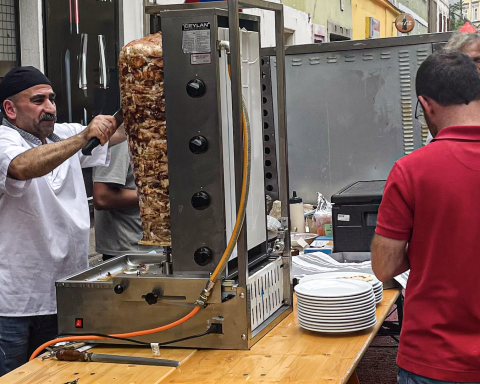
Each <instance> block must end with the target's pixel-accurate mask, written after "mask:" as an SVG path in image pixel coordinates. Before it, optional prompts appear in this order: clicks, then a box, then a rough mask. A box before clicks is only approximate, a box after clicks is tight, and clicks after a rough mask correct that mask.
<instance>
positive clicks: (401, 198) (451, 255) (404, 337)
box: [376, 126, 480, 382]
mask: <svg viewBox="0 0 480 384" xmlns="http://www.w3.org/2000/svg"><path fill="white" fill-rule="evenodd" d="M376 232H377V233H378V234H379V235H381V236H384V237H388V238H391V239H397V240H408V241H409V245H408V258H409V260H410V267H411V270H410V277H409V279H408V285H407V290H406V294H405V318H404V322H403V329H402V333H401V337H400V346H399V349H398V356H397V364H398V365H399V366H400V367H402V368H403V369H406V370H407V371H410V372H413V373H415V374H417V375H421V376H426V377H429V378H432V379H437V380H445V381H456V382H480V126H475V127H474V126H461V127H460V126H458V127H448V128H444V129H442V130H441V131H440V133H439V134H438V135H437V137H436V138H435V139H434V140H433V141H432V142H431V143H430V144H429V145H427V146H425V147H423V148H420V149H418V150H416V151H414V152H413V153H412V154H410V155H408V156H405V157H403V158H402V159H400V160H398V161H397V162H396V163H395V165H394V166H393V168H392V170H391V172H390V175H389V176H388V180H387V183H386V186H385V192H384V195H383V199H382V203H381V205H380V209H379V214H378V223H377V229H376Z"/></svg>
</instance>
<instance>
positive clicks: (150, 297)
mask: <svg viewBox="0 0 480 384" xmlns="http://www.w3.org/2000/svg"><path fill="white" fill-rule="evenodd" d="M142 299H145V301H146V302H147V304H148V305H153V304H157V301H158V295H157V294H156V293H155V292H150V293H147V294H146V295H142Z"/></svg>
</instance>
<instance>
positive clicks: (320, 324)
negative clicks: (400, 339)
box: [298, 316, 375, 329]
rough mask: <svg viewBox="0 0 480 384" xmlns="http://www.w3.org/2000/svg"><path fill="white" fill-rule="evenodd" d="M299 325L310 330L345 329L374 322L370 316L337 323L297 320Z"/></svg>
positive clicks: (373, 318)
mask: <svg viewBox="0 0 480 384" xmlns="http://www.w3.org/2000/svg"><path fill="white" fill-rule="evenodd" d="M298 322H299V324H300V323H301V325H305V326H307V327H311V328H317V329H345V328H353V327H361V326H364V325H367V324H372V323H374V322H375V317H373V316H371V317H368V318H365V319H362V320H361V321H337V322H323V321H311V320H309V319H304V318H300V317H299V318H298Z"/></svg>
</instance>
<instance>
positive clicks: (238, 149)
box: [145, 0, 293, 347]
mask: <svg viewBox="0 0 480 384" xmlns="http://www.w3.org/2000/svg"><path fill="white" fill-rule="evenodd" d="M212 8H217V9H226V10H228V23H229V41H230V54H231V77H232V86H231V89H232V116H233V132H234V147H235V149H234V151H235V157H236V158H241V157H242V152H243V151H242V148H243V138H242V132H241V124H242V87H241V84H242V82H241V61H240V60H241V57H240V36H239V8H243V9H246V8H259V9H264V10H268V11H273V12H275V37H276V47H275V55H276V62H277V64H276V65H277V68H276V69H277V71H276V80H277V81H276V84H277V105H278V109H277V111H278V112H277V120H276V124H277V130H278V136H277V140H278V142H279V145H278V148H279V150H278V164H279V170H278V178H279V199H280V201H281V202H282V217H284V218H289V217H290V209H289V203H288V197H289V182H288V164H287V161H288V153H287V151H288V146H287V130H286V89H285V46H284V37H283V36H284V15H283V5H282V4H277V3H271V2H268V1H263V0H227V1H221V2H209V3H191V4H180V5H170V6H162V5H151V6H145V13H146V14H150V15H159V14H160V13H161V12H165V11H183V10H191V9H198V10H201V9H212ZM235 180H236V196H237V209H238V208H239V203H240V195H241V185H242V164H241V162H237V164H236V166H235ZM287 222H288V219H287ZM245 228H246V222H245V223H244V225H243V229H242V231H241V233H240V237H239V239H238V242H237V254H238V258H237V259H238V286H239V291H243V292H245V293H246V292H247V284H248V276H249V265H248V264H249V263H248V248H247V233H246V230H245ZM282 257H283V260H282V261H283V269H284V271H283V275H284V276H283V277H284V282H285V284H284V293H283V297H284V300H285V304H286V305H285V306H284V307H282V308H281V309H280V310H278V311H277V312H276V313H275V314H274V315H273V316H272V317H271V318H270V319H268V320H267V321H266V322H265V323H264V324H262V326H261V327H259V328H258V329H256V330H255V332H254V334H252V330H251V324H250V321H247V324H248V336H249V337H248V347H250V346H251V345H253V344H254V343H255V342H257V341H258V340H259V339H260V338H261V337H263V336H264V335H265V334H266V333H267V332H268V331H269V330H270V329H271V328H273V326H275V325H276V324H277V323H279V322H280V321H281V320H282V319H283V318H284V317H286V316H287V315H288V314H289V313H290V312H291V310H292V309H291V305H292V302H293V296H292V295H293V293H292V290H291V286H290V270H291V258H290V234H289V231H288V228H287V229H286V235H285V251H284V253H283V255H282ZM245 308H246V312H245V317H246V318H248V319H250V314H249V307H248V306H246V307H245Z"/></svg>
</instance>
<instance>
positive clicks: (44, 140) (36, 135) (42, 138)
mask: <svg viewBox="0 0 480 384" xmlns="http://www.w3.org/2000/svg"><path fill="white" fill-rule="evenodd" d="M5 119H6V120H7V121H8V122H9V123H10V124H12V125H14V126H15V127H17V128H18V129H21V130H22V131H25V132H27V133H29V134H31V135H32V136H35V137H36V138H37V139H38V140H40V141H41V142H42V144H47V138H46V137H40V136H39V135H38V133H36V132H30V131H29V130H28V129H25V128H23V127H20V126H18V124H17V121H16V120H10V119H9V118H8V117H5Z"/></svg>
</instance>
